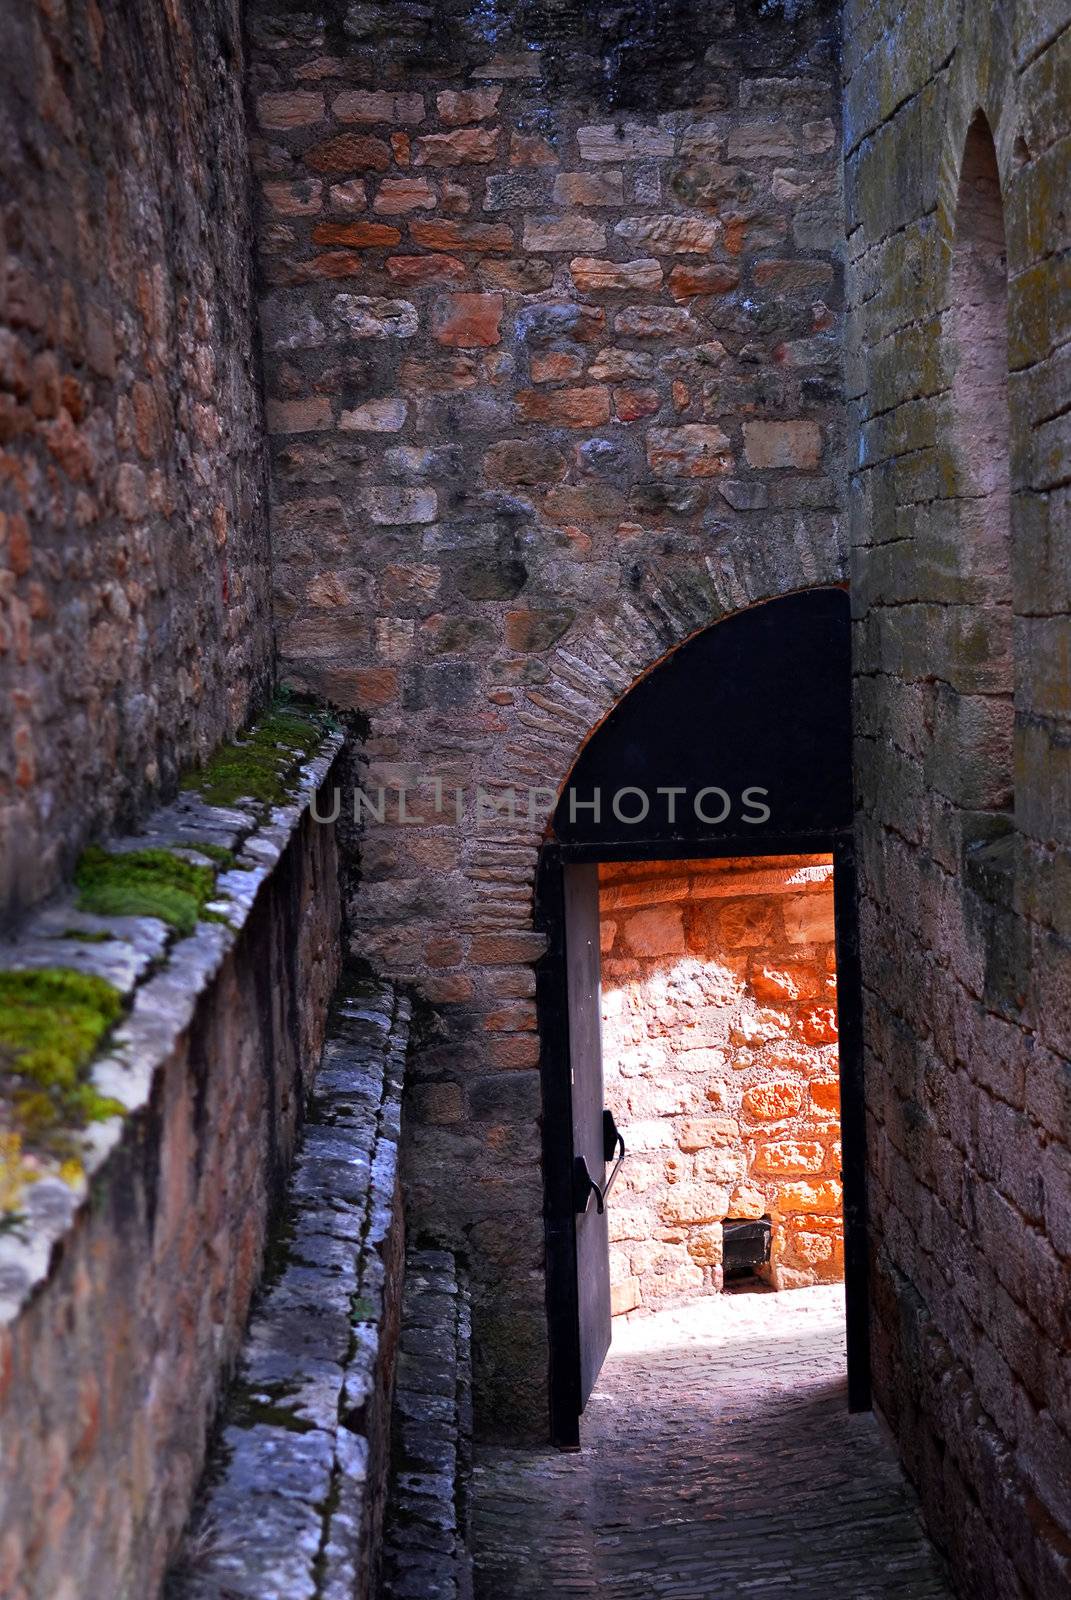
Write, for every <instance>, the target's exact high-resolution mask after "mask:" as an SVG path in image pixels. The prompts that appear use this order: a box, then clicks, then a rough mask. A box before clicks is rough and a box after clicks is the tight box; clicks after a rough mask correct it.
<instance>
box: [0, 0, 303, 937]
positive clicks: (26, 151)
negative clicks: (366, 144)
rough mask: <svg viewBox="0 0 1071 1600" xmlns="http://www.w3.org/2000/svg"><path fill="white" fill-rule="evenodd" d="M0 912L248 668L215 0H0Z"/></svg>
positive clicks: (156, 780)
mask: <svg viewBox="0 0 1071 1600" xmlns="http://www.w3.org/2000/svg"><path fill="white" fill-rule="evenodd" d="M0 36H2V38H3V41H4V48H3V55H2V59H0V107H2V110H0V130H2V137H0V695H2V696H3V700H4V705H5V716H4V718H3V722H2V726H0V920H3V919H4V918H6V917H8V916H11V915H13V914H14V913H16V912H17V911H19V910H20V909H22V908H24V907H25V906H27V905H28V904H30V903H32V902H34V901H36V900H38V899H39V898H40V897H41V896H42V895H43V894H44V893H47V892H48V891H49V890H51V889H52V888H54V887H55V886H56V884H57V882H58V881H59V880H60V879H61V878H62V877H63V875H64V873H65V872H68V871H69V870H70V867H71V865H72V863H73V860H74V857H75V855H76V854H77V852H78V849H79V848H80V846H81V845H82V844H83V843H84V842H85V839H86V837H87V836H88V835H89V834H91V833H93V832H95V831H99V830H101V829H104V828H106V827H107V826H109V825H111V824H113V823H115V822H117V821H118V822H119V823H120V824H123V825H128V824H129V823H130V822H131V820H132V819H133V817H134V816H135V815H136V814H137V813H138V812H139V811H141V810H143V809H144V805H145V804H146V803H147V802H148V801H149V800H150V799H151V798H152V797H153V796H154V795H158V794H160V793H161V792H163V793H165V794H166V793H167V792H168V791H169V790H173V788H174V781H175V777H176V772H177V770H178V768H179V767H180V766H182V765H186V764H189V763H191V762H194V761H195V760H197V758H198V757H201V756H204V755H205V754H206V753H207V752H208V751H209V750H210V749H211V748H212V747H213V746H214V745H215V744H217V743H218V741H219V740H220V738H221V737H222V736H223V735H224V734H226V733H233V732H234V731H235V730H236V729H237V728H238V727H239V726H240V725H241V724H242V722H243V721H244V720H245V718H246V717H247V716H248V714H249V713H250V712H251V710H254V709H256V707H257V705H258V704H259V702H260V701H262V700H263V698H264V694H265V691H266V689H267V687H268V684H269V681H270V677H271V671H272V669H271V649H272V638H271V620H270V579H269V565H270V563H269V555H268V547H267V515H266V512H267V508H266V495H265V481H264V480H265V475H264V470H263V468H264V446H263V443H262V417H261V407H260V400H259V386H258V379H257V376H256V372H255V368H254V339H255V311H254V305H253V294H252V263H251V260H250V250H251V245H250V212H249V204H248V165H247V161H248V158H247V149H246V139H245V128H244V120H243V109H242V97H241V82H242V71H243V61H242V42H241V33H240V26H239V7H238V4H237V0H169V3H168V4H166V5H162V4H159V3H158V0H135V3H130V4H125V3H120V0H70V3H67V0H62V3H44V0H42V3H41V4H27V3H25V0H0Z"/></svg>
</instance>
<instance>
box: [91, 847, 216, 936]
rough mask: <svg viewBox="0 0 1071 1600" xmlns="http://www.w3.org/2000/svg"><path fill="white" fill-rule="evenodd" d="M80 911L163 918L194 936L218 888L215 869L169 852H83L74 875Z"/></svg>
mask: <svg viewBox="0 0 1071 1600" xmlns="http://www.w3.org/2000/svg"><path fill="white" fill-rule="evenodd" d="M74 881H75V885H76V887H77V889H78V901H77V904H78V909H79V911H90V912H93V913H94V914H95V915H96V916H98V917H158V918H159V919H160V921H161V922H166V923H167V925H168V927H170V928H174V930H175V932H176V933H178V934H179V935H181V936H185V935H186V934H190V933H192V932H193V930H194V928H195V927H196V926H197V923H198V920H199V919H200V918H201V917H202V916H203V914H204V908H205V906H206V905H207V903H208V901H209V900H211V899H212V897H213V895H214V894H215V892H216V869H215V868H214V867H199V866H197V865H195V864H194V862H192V861H186V860H184V859H183V857H182V856H179V855H175V854H173V853H172V852H171V851H170V850H159V849H151V850H129V851H123V852H120V853H118V854H115V855H112V854H109V852H108V851H107V850H102V849H101V848H100V846H99V845H92V846H91V847H90V848H89V849H88V850H86V851H84V852H83V854H82V858H81V860H80V861H79V863H78V867H77V869H76V871H75V875H74Z"/></svg>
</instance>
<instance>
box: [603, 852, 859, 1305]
mask: <svg viewBox="0 0 1071 1600" xmlns="http://www.w3.org/2000/svg"><path fill="white" fill-rule="evenodd" d="M600 913H601V932H602V949H603V964H602V979H603V1071H604V1075H605V1085H606V1103H607V1105H608V1106H609V1107H610V1108H611V1109H612V1111H613V1113H614V1116H615V1118H616V1120H617V1122H618V1124H619V1125H620V1126H621V1127H622V1129H623V1130H624V1132H625V1138H626V1141H627V1144H628V1149H629V1159H628V1161H627V1162H626V1164H625V1167H624V1168H623V1169H622V1178H621V1188H620V1191H619V1193H618V1197H617V1204H616V1205H615V1206H613V1207H612V1208H611V1220H610V1238H611V1263H610V1267H611V1281H612V1294H613V1309H614V1312H615V1314H621V1313H623V1312H627V1311H632V1310H636V1309H638V1308H644V1309H656V1308H658V1307H661V1306H666V1305H672V1304H677V1303H680V1302H681V1301H684V1300H688V1299H690V1298H692V1297H694V1296H696V1295H702V1294H710V1293H716V1292H717V1291H719V1290H720V1289H721V1288H722V1286H723V1265H722V1244H723V1227H722V1224H723V1222H724V1220H725V1219H726V1218H728V1217H731V1218H759V1217H768V1218H770V1220H771V1249H770V1261H769V1264H768V1266H764V1267H760V1268H759V1269H758V1273H759V1275H760V1276H761V1277H763V1278H764V1279H765V1280H766V1281H767V1282H768V1283H770V1284H772V1285H773V1287H775V1288H778V1289H788V1288H796V1287H801V1286H803V1285H805V1284H811V1283H828V1282H835V1281H839V1280H840V1279H841V1278H842V1277H843V1275H844V1241H843V1228H842V1221H841V1186H840V1123H839V1104H840V1101H839V1090H838V1077H837V1011H836V960H835V953H834V944H833V866H832V858H831V857H829V856H824V855H823V856H793V857H788V856H777V857H766V858H762V857H755V858H733V859H727V860H724V861H693V862H666V861H662V862H657V861H656V862H640V863H613V864H610V865H606V866H603V867H602V868H601V869H600Z"/></svg>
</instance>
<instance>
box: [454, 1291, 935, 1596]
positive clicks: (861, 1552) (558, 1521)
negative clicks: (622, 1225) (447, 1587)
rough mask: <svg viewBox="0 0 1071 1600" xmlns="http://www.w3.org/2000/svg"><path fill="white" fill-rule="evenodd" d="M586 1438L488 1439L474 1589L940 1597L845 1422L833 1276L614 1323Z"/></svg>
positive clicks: (862, 1426) (866, 1442)
mask: <svg viewBox="0 0 1071 1600" xmlns="http://www.w3.org/2000/svg"><path fill="white" fill-rule="evenodd" d="M582 1437H583V1447H582V1449H581V1450H580V1451H579V1452H578V1453H575V1454H561V1453H560V1452H558V1451H554V1450H548V1449H543V1450H534V1451H532V1450H528V1451H526V1450H520V1449H516V1450H509V1449H500V1448H495V1449H492V1448H484V1449H481V1450H479V1451H478V1452H477V1460H476V1472H475V1482H474V1533H475V1542H476V1600H541V1597H543V1596H546V1595H563V1596H567V1595H572V1596H577V1595H586V1596H592V1595H593V1596H598V1597H600V1600H745V1597H746V1600H783V1597H786V1600H787V1597H791V1600H891V1597H892V1596H896V1597H897V1600H949V1597H950V1596H951V1590H950V1589H949V1587H948V1586H947V1584H946V1582H945V1579H944V1576H943V1573H942V1570H941V1567H940V1563H939V1561H938V1558H937V1556H936V1554H935V1552H934V1550H933V1548H932V1546H931V1545H930V1543H929V1541H928V1539H927V1538H926V1536H925V1534H924V1532H923V1530H922V1527H921V1524H920V1522H919V1519H918V1514H917V1510H916V1505H915V1499H914V1494H913V1492H912V1491H911V1489H910V1487H909V1486H908V1484H907V1483H906V1481H905V1480H904V1477H903V1474H902V1473H901V1471H900V1468H899V1466H898V1465H897V1462H896V1460H895V1458H894V1456H893V1454H892V1451H891V1448H890V1446H889V1444H888V1442H887V1440H886V1439H885V1438H884V1436H883V1435H882V1433H881V1432H880V1430H879V1427H878V1424H877V1422H876V1420H875V1418H874V1417H873V1416H871V1415H869V1414H867V1415H857V1416H850V1415H849V1413H848V1411H847V1406H846V1399H845V1381H844V1303H843V1289H842V1288H841V1287H840V1286H839V1285H828V1286H827V1285H822V1286H819V1287H815V1288H809V1289H797V1290H794V1291H792V1292H791V1293H782V1294H775V1293H755V1294H743V1293H740V1294H729V1295H719V1296H714V1297H709V1298H706V1299H703V1300H700V1301H697V1302H696V1303H694V1304H692V1305H690V1306H683V1307H679V1308H675V1309H672V1310H666V1311H660V1312H656V1313H654V1314H653V1315H651V1316H648V1317H637V1318H635V1319H630V1320H629V1321H628V1322H627V1323H626V1324H615V1328H614V1344H613V1348H612V1350H611V1352H610V1355H609V1357H608V1358H607V1362H606V1365H605V1367H604V1369H603V1374H602V1377H601V1378H600V1380H599V1384H598V1386H597V1388H596V1390H595V1393H594V1394H593V1395H592V1398H591V1400H590V1401H589V1403H588V1408H587V1412H586V1414H585V1417H584V1421H583V1430H582Z"/></svg>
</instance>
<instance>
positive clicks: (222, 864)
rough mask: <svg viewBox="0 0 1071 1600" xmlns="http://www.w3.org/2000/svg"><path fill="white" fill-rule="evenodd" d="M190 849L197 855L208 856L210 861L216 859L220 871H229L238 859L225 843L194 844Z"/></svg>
mask: <svg viewBox="0 0 1071 1600" xmlns="http://www.w3.org/2000/svg"><path fill="white" fill-rule="evenodd" d="M190 849H191V850H192V851H193V852H194V854H195V855H199V856H207V857H208V859H209V861H214V862H215V864H216V866H217V867H218V869H219V871H220V872H229V871H230V869H231V867H233V866H234V863H235V861H236V860H237V859H238V858H237V856H236V855H235V853H234V851H233V850H228V849H227V846H226V845H225V844H193V845H190Z"/></svg>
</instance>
